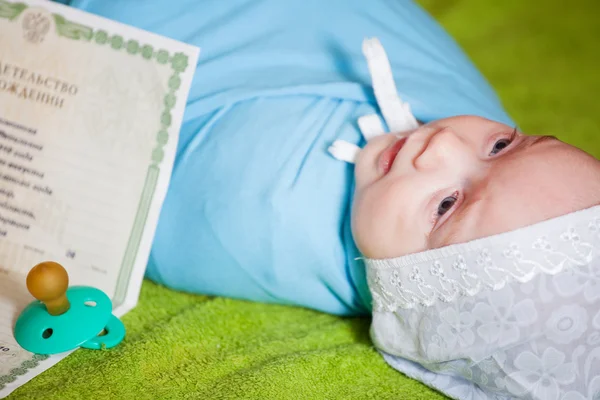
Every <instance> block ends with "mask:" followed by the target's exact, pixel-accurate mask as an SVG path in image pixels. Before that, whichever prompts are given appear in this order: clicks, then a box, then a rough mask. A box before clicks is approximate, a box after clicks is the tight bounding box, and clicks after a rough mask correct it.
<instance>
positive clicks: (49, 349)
mask: <svg viewBox="0 0 600 400" xmlns="http://www.w3.org/2000/svg"><path fill="white" fill-rule="evenodd" d="M27 290H29V293H31V295H32V296H33V297H35V298H36V299H37V300H36V301H33V302H31V303H30V304H29V305H28V306H27V307H25V309H24V310H23V311H22V312H21V314H20V315H19V318H18V319H17V322H16V324H15V328H14V334H15V339H16V341H17V343H18V344H19V345H20V346H21V347H22V348H23V349H25V350H27V351H29V352H31V353H35V354H58V353H63V352H66V351H70V350H74V349H76V348H78V347H83V348H86V349H93V350H98V349H108V348H112V347H115V346H116V345H118V344H119V343H121V341H122V340H123V338H124V337H125V326H124V325H123V323H122V322H121V320H119V319H118V318H117V317H116V316H114V315H113V314H112V301H111V300H110V298H109V297H108V296H107V295H106V294H105V293H104V292H103V291H101V290H99V289H96V288H93V287H88V286H72V287H69V275H68V274H67V271H66V270H65V269H64V267H63V266H62V265H60V264H58V263H55V262H43V263H40V264H38V265H36V266H35V267H33V268H32V269H31V271H29V274H28V275H27Z"/></svg>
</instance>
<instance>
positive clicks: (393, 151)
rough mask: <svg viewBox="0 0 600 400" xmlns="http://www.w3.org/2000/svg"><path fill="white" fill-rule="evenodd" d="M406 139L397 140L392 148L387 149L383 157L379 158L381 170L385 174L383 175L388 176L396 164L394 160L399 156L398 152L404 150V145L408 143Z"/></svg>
mask: <svg viewBox="0 0 600 400" xmlns="http://www.w3.org/2000/svg"><path fill="white" fill-rule="evenodd" d="M406 139H407V138H406V137H403V138H400V139H398V140H396V141H395V142H394V143H393V144H392V145H391V146H389V147H388V148H387V149H385V150H384V151H383V152H382V153H381V155H380V156H379V160H378V162H377V164H378V167H379V169H380V170H381V171H382V172H383V174H384V175H385V174H387V173H388V172H390V169H392V165H393V164H394V160H395V159H396V156H397V155H398V152H400V150H401V149H402V147H403V146H404V144H405V143H406Z"/></svg>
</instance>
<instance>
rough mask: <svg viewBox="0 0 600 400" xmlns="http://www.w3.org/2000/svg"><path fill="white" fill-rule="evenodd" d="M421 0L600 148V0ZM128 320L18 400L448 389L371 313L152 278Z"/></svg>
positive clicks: (566, 129)
mask: <svg viewBox="0 0 600 400" xmlns="http://www.w3.org/2000/svg"><path fill="white" fill-rule="evenodd" d="M365 1H368V0H365ZM419 2H420V3H421V4H422V5H423V6H424V7H425V8H426V9H427V10H429V11H430V12H431V13H432V14H433V15H434V17H436V18H437V19H438V20H439V21H440V22H441V23H442V25H443V26H444V27H445V28H446V29H447V30H448V31H449V32H450V33H451V34H452V36H454V37H455V39H456V40H457V41H458V42H459V43H460V44H461V45H462V46H463V48H464V49H465V51H466V52H467V53H468V55H469V56H470V57H471V59H472V60H473V61H474V63H475V64H476V65H477V66H478V67H479V68H480V69H481V71H482V72H483V74H484V75H485V76H486V77H487V78H488V79H489V81H490V82H491V83H492V85H493V86H494V87H495V89H496V90H497V92H498V94H499V95H500V97H501V99H502V101H503V102H504V105H505V107H506V108H507V110H508V112H509V114H511V116H512V117H513V118H514V119H515V120H516V122H517V123H518V124H519V126H520V127H521V129H523V130H524V131H525V132H527V133H535V134H538V133H544V134H552V135H555V136H557V137H559V138H561V139H563V140H565V141H567V142H569V143H572V144H574V145H577V146H579V147H582V148H584V149H586V150H588V151H589V152H590V153H592V154H593V155H595V156H596V157H600V135H599V132H600V116H599V115H598V104H599V102H598V100H597V98H598V96H599V95H600V74H599V72H598V71H599V68H598V67H599V63H598V61H599V55H598V54H599V48H600V46H599V43H598V41H599V39H600V1H597V0H571V1H568V2H564V1H559V0H544V1H536V0H500V1H499V0H485V1H484V0H420V1H419ZM215 267H216V268H218V266H215ZM124 322H125V324H126V326H127V329H128V336H127V338H126V340H125V342H124V343H123V344H122V345H121V346H119V347H118V348H116V349H113V350H111V351H108V352H94V351H78V352H76V353H75V354H74V355H72V356H70V357H69V358H67V359H66V360H64V361H62V362H61V363H59V364H58V365H57V366H56V367H54V368H52V369H51V370H50V371H47V372H46V373H44V374H42V375H40V376H39V377H37V378H36V379H34V380H33V381H31V382H30V383H29V384H27V385H26V386H24V387H22V388H20V389H19V390H17V391H16V392H15V393H14V394H13V395H12V396H10V397H9V399H13V400H16V399H34V398H35V399H45V400H50V399H61V400H64V399H168V398H173V399H181V398H193V399H229V398H231V399H240V398H248V399H351V398H356V399H367V398H374V399H442V398H444V397H443V396H441V395H439V394H437V393H436V392H434V391H432V390H430V389H428V388H426V387H425V386H423V385H421V384H420V383H418V382H415V381H413V380H410V379H407V378H405V377H404V376H402V375H401V374H399V373H397V372H395V371H394V370H392V369H391V368H389V367H387V365H386V364H385V363H384V362H383V360H382V359H381V358H380V357H379V356H378V355H377V353H376V352H375V351H374V349H373V348H372V346H371V344H370V342H369V338H368V327H369V321H368V320H367V319H343V318H337V317H333V316H329V315H324V314H320V313H317V312H312V311H308V310H303V309H295V308H289V307H281V306H275V305H263V304H253V303H248V302H242V301H234V300H229V299H221V298H207V297H203V296H191V295H186V294H179V293H175V292H172V291H169V290H166V289H164V288H161V287H158V286H156V285H154V284H152V283H150V282H145V283H144V287H143V290H142V295H141V300H140V304H139V306H138V307H137V308H136V309H135V310H134V311H132V312H131V313H129V314H128V315H127V316H125V318H124Z"/></svg>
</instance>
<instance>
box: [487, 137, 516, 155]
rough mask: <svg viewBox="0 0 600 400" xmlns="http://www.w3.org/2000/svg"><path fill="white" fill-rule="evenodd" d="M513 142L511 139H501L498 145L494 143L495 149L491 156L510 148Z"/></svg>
mask: <svg viewBox="0 0 600 400" xmlns="http://www.w3.org/2000/svg"><path fill="white" fill-rule="evenodd" d="M511 142H512V140H511V139H500V140H498V141H497V142H496V143H494V148H493V149H492V151H491V153H490V155H491V156H492V155H494V154H498V153H500V152H501V151H502V150H504V149H505V148H507V147H508V145H509V144H510V143H511Z"/></svg>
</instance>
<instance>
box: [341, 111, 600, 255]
mask: <svg viewBox="0 0 600 400" xmlns="http://www.w3.org/2000/svg"><path fill="white" fill-rule="evenodd" d="M398 150H399V151H398ZM355 174H356V193H355V197H354V204H353V210H352V231H353V235H354V239H355V241H356V244H357V246H358V248H359V249H360V251H361V252H362V253H363V255H365V256H366V257H369V258H392V257H399V256H402V255H406V254H410V253H416V252H420V251H424V250H428V249H433V248H439V247H443V246H446V245H449V244H454V243H461V242H466V241H469V240H473V239H477V238H481V237H485V236H489V235H494V234H498V233H502V232H507V231H510V230H513V229H516V228H519V227H523V226H526V225H530V224H533V223H537V222H540V221H543V220H546V219H548V218H553V217H556V216H559V215H563V214H566V213H569V212H573V211H576V210H580V209H583V208H586V207H591V206H593V205H596V204H599V203H600V161H598V160H596V159H595V158H593V157H592V156H590V155H588V154H587V153H585V152H583V151H581V150H579V149H577V148H575V147H573V146H570V145H568V144H565V143H563V142H560V141H559V140H557V139H555V138H553V137H549V136H526V135H523V134H521V133H519V132H517V131H515V129H514V128H513V127H510V126H507V125H504V124H500V123H497V122H493V121H490V120H487V119H483V118H479V117H472V116H464V117H454V118H448V119H443V120H438V121H435V122H431V123H429V124H426V125H423V126H421V127H420V128H418V129H417V130H416V131H414V132H413V133H412V134H410V135H409V136H408V137H407V139H405V140H403V139H398V137H397V136H394V135H392V134H388V135H383V136H380V137H377V138H375V139H372V140H371V141H369V142H368V144H367V145H366V146H365V148H364V149H363V150H362V151H361V152H360V153H359V155H358V158H357V160H356V165H355Z"/></svg>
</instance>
